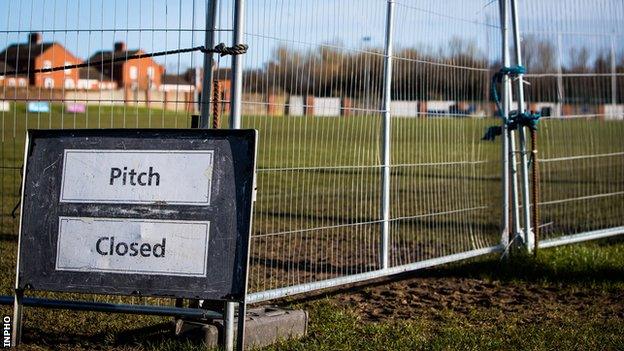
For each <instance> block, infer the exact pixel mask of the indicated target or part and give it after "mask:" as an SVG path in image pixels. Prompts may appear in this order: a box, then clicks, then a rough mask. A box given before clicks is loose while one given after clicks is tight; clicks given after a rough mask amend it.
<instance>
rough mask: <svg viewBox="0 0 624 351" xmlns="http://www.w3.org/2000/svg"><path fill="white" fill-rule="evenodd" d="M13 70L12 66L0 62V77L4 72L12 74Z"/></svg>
mask: <svg viewBox="0 0 624 351" xmlns="http://www.w3.org/2000/svg"><path fill="white" fill-rule="evenodd" d="M14 70H15V68H13V66H11V65H8V64H6V63H4V61H2V62H0V75H4V74H5V73H6V72H12V71H14Z"/></svg>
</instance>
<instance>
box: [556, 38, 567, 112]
mask: <svg viewBox="0 0 624 351" xmlns="http://www.w3.org/2000/svg"><path fill="white" fill-rule="evenodd" d="M564 95H565V93H564V91H563V38H562V36H561V33H559V34H558V35H557V99H558V102H559V106H560V107H559V111H561V112H559V114H560V116H559V117H562V116H563V103H564V99H563V96H564Z"/></svg>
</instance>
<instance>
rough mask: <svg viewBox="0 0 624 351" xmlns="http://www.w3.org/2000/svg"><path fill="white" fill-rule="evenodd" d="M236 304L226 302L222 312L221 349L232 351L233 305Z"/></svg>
mask: <svg viewBox="0 0 624 351" xmlns="http://www.w3.org/2000/svg"><path fill="white" fill-rule="evenodd" d="M235 304H236V302H231V301H227V302H226V303H225V309H224V310H223V329H224V331H223V349H224V350H225V351H234V305H235Z"/></svg>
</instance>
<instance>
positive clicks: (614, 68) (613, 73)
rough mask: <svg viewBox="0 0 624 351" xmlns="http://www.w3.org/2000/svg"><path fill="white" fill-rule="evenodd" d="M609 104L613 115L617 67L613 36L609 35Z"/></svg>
mask: <svg viewBox="0 0 624 351" xmlns="http://www.w3.org/2000/svg"><path fill="white" fill-rule="evenodd" d="M611 104H612V105H613V110H612V112H611V113H612V114H615V111H616V110H615V105H617V66H616V63H615V35H611ZM608 117H615V116H608Z"/></svg>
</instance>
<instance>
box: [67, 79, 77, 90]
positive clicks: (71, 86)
mask: <svg viewBox="0 0 624 351" xmlns="http://www.w3.org/2000/svg"><path fill="white" fill-rule="evenodd" d="M74 87H75V84H74V80H73V79H71V78H67V79H65V89H74Z"/></svg>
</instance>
